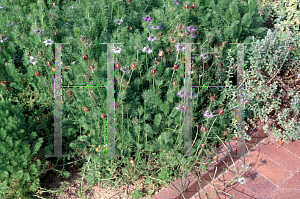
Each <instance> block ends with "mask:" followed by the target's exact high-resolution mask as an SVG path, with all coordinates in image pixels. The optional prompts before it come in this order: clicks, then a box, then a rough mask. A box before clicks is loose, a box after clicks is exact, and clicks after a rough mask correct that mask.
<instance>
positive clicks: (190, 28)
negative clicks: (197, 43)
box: [186, 26, 196, 32]
mask: <svg viewBox="0 0 300 199" xmlns="http://www.w3.org/2000/svg"><path fill="white" fill-rule="evenodd" d="M186 29H187V30H188V31H190V32H193V31H195V30H196V29H195V28H194V27H192V26H188V27H187V28H186Z"/></svg>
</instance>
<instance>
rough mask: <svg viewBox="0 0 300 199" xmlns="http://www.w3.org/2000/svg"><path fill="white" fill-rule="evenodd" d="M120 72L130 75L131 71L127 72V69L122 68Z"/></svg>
mask: <svg viewBox="0 0 300 199" xmlns="http://www.w3.org/2000/svg"><path fill="white" fill-rule="evenodd" d="M120 70H121V71H122V72H123V73H126V72H127V73H130V70H126V68H120Z"/></svg>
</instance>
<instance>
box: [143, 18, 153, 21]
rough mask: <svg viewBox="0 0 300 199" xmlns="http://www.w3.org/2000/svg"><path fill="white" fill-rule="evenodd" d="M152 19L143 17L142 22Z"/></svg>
mask: <svg viewBox="0 0 300 199" xmlns="http://www.w3.org/2000/svg"><path fill="white" fill-rule="evenodd" d="M151 19H152V17H143V21H150V20H151Z"/></svg>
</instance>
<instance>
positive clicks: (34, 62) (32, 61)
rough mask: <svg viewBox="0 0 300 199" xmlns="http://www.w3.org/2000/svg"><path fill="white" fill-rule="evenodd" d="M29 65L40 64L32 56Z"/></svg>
mask: <svg viewBox="0 0 300 199" xmlns="http://www.w3.org/2000/svg"><path fill="white" fill-rule="evenodd" d="M29 63H32V64H33V65H35V64H36V63H38V61H37V60H36V59H35V57H33V56H30V60H29Z"/></svg>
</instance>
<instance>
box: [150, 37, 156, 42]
mask: <svg viewBox="0 0 300 199" xmlns="http://www.w3.org/2000/svg"><path fill="white" fill-rule="evenodd" d="M156 39H157V38H156V37H154V36H151V37H148V41H151V42H152V41H154V40H156Z"/></svg>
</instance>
